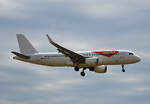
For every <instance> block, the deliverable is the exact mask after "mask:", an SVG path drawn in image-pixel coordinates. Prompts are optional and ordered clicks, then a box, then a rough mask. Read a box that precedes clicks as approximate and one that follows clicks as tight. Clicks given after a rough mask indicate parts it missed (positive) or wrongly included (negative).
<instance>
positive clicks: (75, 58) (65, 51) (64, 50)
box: [46, 34, 86, 64]
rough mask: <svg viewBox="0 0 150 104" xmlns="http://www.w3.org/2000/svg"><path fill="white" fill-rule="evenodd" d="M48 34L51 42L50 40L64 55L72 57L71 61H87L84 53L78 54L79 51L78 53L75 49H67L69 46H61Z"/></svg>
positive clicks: (78, 62) (77, 62)
mask: <svg viewBox="0 0 150 104" xmlns="http://www.w3.org/2000/svg"><path fill="white" fill-rule="evenodd" d="M46 36H47V38H48V40H49V42H50V43H51V44H52V45H54V46H55V47H56V48H57V50H58V51H59V52H61V53H63V54H64V55H66V56H68V57H70V59H71V61H72V62H73V63H75V64H81V63H85V58H86V57H84V56H82V55H80V54H78V53H76V52H73V51H71V50H69V49H67V48H64V47H62V46H60V45H59V44H57V43H55V42H54V41H53V40H52V39H51V38H50V37H49V36H48V34H47V35H46Z"/></svg>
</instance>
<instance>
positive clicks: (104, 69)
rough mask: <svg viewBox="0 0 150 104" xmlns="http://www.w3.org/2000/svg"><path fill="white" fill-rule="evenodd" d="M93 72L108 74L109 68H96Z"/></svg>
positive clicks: (103, 66) (102, 66)
mask: <svg viewBox="0 0 150 104" xmlns="http://www.w3.org/2000/svg"><path fill="white" fill-rule="evenodd" d="M93 71H94V72H96V73H106V72H107V66H105V65H101V66H97V67H95V68H94V70H93Z"/></svg>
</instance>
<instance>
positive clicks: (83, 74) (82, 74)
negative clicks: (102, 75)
mask: <svg viewBox="0 0 150 104" xmlns="http://www.w3.org/2000/svg"><path fill="white" fill-rule="evenodd" d="M85 69H86V68H83V70H82V72H81V73H80V75H81V76H82V77H84V76H85V72H84V70H85Z"/></svg>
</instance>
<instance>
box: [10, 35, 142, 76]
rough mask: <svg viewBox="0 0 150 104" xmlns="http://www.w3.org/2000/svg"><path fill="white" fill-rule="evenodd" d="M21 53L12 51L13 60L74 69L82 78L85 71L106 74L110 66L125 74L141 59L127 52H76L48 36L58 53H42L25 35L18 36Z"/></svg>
mask: <svg viewBox="0 0 150 104" xmlns="http://www.w3.org/2000/svg"><path fill="white" fill-rule="evenodd" d="M16 36H17V39H18V43H19V48H20V52H15V51H12V53H13V54H15V56H14V57H13V59H16V60H20V61H24V62H29V63H33V64H39V65H46V66H54V67H66V66H67V67H74V70H75V71H79V70H80V69H82V71H81V72H80V74H81V76H85V70H86V69H89V71H93V72H96V73H106V72H107V66H108V65H121V66H122V72H125V68H124V65H126V64H133V63H137V62H139V61H140V60H141V59H140V57H139V56H137V55H135V53H133V52H131V51H127V50H103V51H100V50H95V51H80V52H74V51H71V50H69V49H67V48H64V47H63V46H61V45H59V44H57V43H56V42H54V41H53V40H52V39H51V38H50V37H49V36H48V35H46V36H47V38H48V40H49V43H50V44H52V45H53V46H55V47H56V48H57V50H58V52H49V53H40V52H38V51H37V50H36V49H35V48H34V47H33V46H32V44H31V43H30V42H29V41H28V40H27V38H26V37H25V36H24V35H23V34H17V35H16Z"/></svg>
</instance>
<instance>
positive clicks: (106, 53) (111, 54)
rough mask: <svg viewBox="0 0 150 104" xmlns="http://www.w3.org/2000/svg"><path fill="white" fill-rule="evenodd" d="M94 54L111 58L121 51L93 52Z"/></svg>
mask: <svg viewBox="0 0 150 104" xmlns="http://www.w3.org/2000/svg"><path fill="white" fill-rule="evenodd" d="M92 53H97V54H99V55H103V56H106V57H111V56H113V55H115V54H117V53H119V51H93V52H92Z"/></svg>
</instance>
